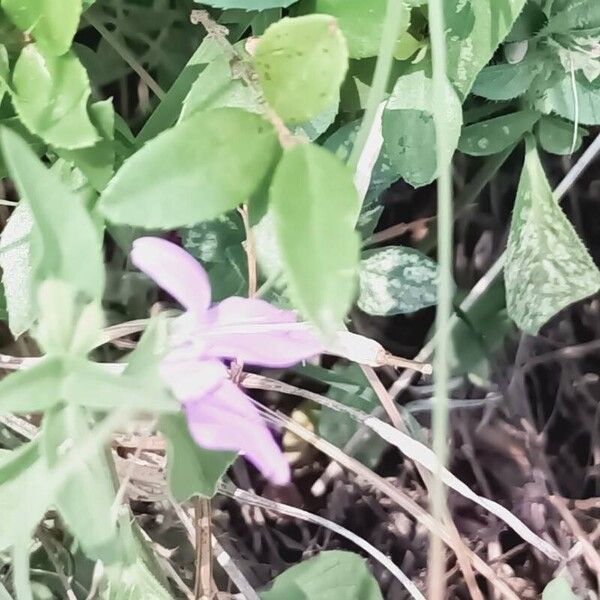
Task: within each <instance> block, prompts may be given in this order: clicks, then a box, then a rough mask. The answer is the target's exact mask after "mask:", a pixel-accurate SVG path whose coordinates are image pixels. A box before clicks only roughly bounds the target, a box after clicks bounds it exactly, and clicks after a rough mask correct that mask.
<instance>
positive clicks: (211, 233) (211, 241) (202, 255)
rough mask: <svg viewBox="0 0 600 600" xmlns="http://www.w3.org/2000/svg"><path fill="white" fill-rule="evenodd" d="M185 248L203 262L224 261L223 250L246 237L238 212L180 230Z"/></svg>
mask: <svg viewBox="0 0 600 600" xmlns="http://www.w3.org/2000/svg"><path fill="white" fill-rule="evenodd" d="M180 234H181V239H182V242H183V245H184V247H185V249H186V250H187V251H188V252H189V253H190V254H191V255H192V256H193V257H194V258H197V259H198V260H199V261H201V262H203V263H214V262H225V261H226V257H225V250H226V249H227V248H229V247H230V246H234V245H236V244H241V243H242V242H243V241H244V240H245V239H246V234H245V233H244V225H243V223H242V219H241V217H240V216H239V215H238V214H235V213H227V214H225V215H221V216H220V217H218V218H217V219H213V220H212V221H204V223H198V225H195V226H194V227H190V228H189V229H184V230H182V231H181V232H180Z"/></svg>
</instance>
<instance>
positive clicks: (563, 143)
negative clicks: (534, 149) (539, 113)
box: [537, 115, 588, 155]
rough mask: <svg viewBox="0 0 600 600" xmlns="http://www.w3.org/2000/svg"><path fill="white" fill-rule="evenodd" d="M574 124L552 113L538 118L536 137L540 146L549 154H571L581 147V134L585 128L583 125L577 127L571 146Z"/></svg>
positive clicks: (584, 133)
mask: <svg viewBox="0 0 600 600" xmlns="http://www.w3.org/2000/svg"><path fill="white" fill-rule="evenodd" d="M574 127H575V125H574V124H573V123H570V122H569V121H565V120H564V119H561V118H560V117H555V116H553V115H548V116H544V117H542V118H541V119H540V121H539V123H538V127H537V137H538V140H539V142H540V146H541V147H542V148H543V149H544V150H545V151H546V152H550V153H551V154H559V155H560V154H563V155H564V154H571V152H576V151H577V150H579V148H581V143H582V141H583V136H585V135H587V133H588V132H587V130H586V129H583V127H578V128H577V135H576V138H575V145H574V146H573V130H574Z"/></svg>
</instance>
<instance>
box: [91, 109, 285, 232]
mask: <svg viewBox="0 0 600 600" xmlns="http://www.w3.org/2000/svg"><path fill="white" fill-rule="evenodd" d="M279 155H280V147H279V143H278V140H277V136H276V135H275V132H274V130H273V127H272V126H271V125H270V124H269V123H268V122H267V121H265V120H264V119H263V118H262V117H260V116H258V115H253V114H250V113H248V112H246V111H243V110H241V109H238V108H219V109H214V110H209V111H206V112H201V113H198V114H197V115H194V116H193V117H190V118H189V119H186V120H185V121H183V122H181V123H179V124H177V125H176V126H175V127H173V128H172V129H169V130H167V131H165V132H164V133H162V134H160V135H159V136H157V137H156V138H154V139H153V140H151V141H150V142H148V143H147V144H146V145H145V146H144V147H143V148H142V149H141V150H139V151H138V152H136V153H135V154H134V155H133V156H132V157H131V158H129V159H128V160H127V161H125V163H124V164H123V166H122V167H121V169H120V170H119V171H118V172H117V174H116V175H115V177H114V178H113V180H112V181H111V182H110V183H109V185H108V187H107V188H106V189H105V190H104V192H103V194H102V195H101V197H100V200H99V209H100V211H101V212H102V213H103V214H104V216H105V217H106V218H107V219H108V220H109V221H112V222H113V223H119V224H126V225H132V226H134V227H144V228H147V229H173V228H177V227H187V226H191V225H195V224H196V223H200V222H202V221H207V220H210V219H215V218H216V217H218V216H219V215H220V214H222V213H225V212H227V211H228V210H231V209H232V208H235V207H236V206H237V205H239V204H241V203H243V202H247V201H248V200H249V199H250V198H251V196H252V195H253V193H254V192H255V191H256V190H257V189H258V188H259V186H260V185H261V183H262V182H263V180H264V179H265V177H266V176H267V174H268V173H269V172H270V171H271V169H272V168H273V166H274V164H275V163H276V161H277V159H278V158H279Z"/></svg>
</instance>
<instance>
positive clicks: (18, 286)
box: [0, 201, 35, 338]
mask: <svg viewBox="0 0 600 600" xmlns="http://www.w3.org/2000/svg"><path fill="white" fill-rule="evenodd" d="M32 228H33V215H32V214H31V209H30V208H29V204H27V202H24V201H22V202H19V204H18V205H17V207H16V208H15V210H14V211H13V213H12V214H11V215H10V217H9V219H8V221H7V223H6V225H5V226H4V229H3V230H2V233H1V234H0V267H2V284H3V285H4V293H5V296H6V306H7V309H8V326H9V328H10V331H11V333H12V334H13V336H14V337H15V338H17V337H19V336H20V335H21V334H23V333H25V332H26V331H27V330H28V329H29V328H30V327H31V326H32V325H33V322H34V320H35V311H34V302H33V298H32V289H33V288H32V273H31V245H30V235H31V230H32Z"/></svg>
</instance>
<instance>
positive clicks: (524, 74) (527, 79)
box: [471, 60, 539, 100]
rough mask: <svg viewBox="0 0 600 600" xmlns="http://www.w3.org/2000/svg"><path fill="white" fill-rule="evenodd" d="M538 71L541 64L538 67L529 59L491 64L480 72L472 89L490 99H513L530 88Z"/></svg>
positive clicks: (474, 92) (478, 94) (476, 93)
mask: <svg viewBox="0 0 600 600" xmlns="http://www.w3.org/2000/svg"><path fill="white" fill-rule="evenodd" d="M538 71H539V65H538V68H536V66H535V65H533V64H532V63H531V62H530V61H528V60H523V61H521V62H520V63H517V64H516V65H511V64H510V63H503V64H498V65H489V66H487V67H485V68H484V69H483V70H482V71H481V72H480V73H479V75H478V76H477V79H476V80H475V83H474V84H473V89H472V90H471V91H472V92H473V94H475V95H476V96H481V97H482V98H487V99H488V100H512V99H513V98H517V97H518V96H520V95H521V94H524V93H525V92H526V91H527V90H528V89H529V86H530V85H531V84H532V82H533V80H534V79H535V77H536V76H537V74H538Z"/></svg>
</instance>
